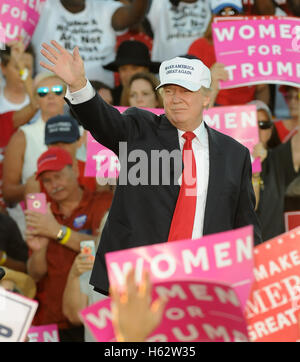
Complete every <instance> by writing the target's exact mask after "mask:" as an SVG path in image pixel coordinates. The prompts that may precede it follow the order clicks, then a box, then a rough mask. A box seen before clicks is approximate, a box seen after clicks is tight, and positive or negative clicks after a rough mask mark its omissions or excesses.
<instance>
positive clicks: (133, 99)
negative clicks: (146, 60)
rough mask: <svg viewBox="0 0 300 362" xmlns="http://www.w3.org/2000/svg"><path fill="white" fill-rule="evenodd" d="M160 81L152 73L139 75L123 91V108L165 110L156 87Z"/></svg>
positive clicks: (134, 76)
mask: <svg viewBox="0 0 300 362" xmlns="http://www.w3.org/2000/svg"><path fill="white" fill-rule="evenodd" d="M158 85H159V81H158V79H157V78H156V77H155V75H154V74H152V73H137V74H135V75H133V76H132V77H131V79H130V81H129V85H128V87H126V88H124V89H123V92H122V95H121V106H123V107H141V108H163V101H162V98H161V95H160V94H159V92H156V90H155V89H156V87H157V86H158Z"/></svg>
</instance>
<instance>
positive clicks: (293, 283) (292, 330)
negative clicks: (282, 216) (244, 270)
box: [245, 227, 300, 342]
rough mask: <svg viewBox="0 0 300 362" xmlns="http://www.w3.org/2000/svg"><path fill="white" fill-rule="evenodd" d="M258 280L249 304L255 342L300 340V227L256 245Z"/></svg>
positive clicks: (251, 335)
mask: <svg viewBox="0 0 300 362" xmlns="http://www.w3.org/2000/svg"><path fill="white" fill-rule="evenodd" d="M254 255H255V267H254V276H255V282H254V283H253V286H252V291H251V294H250V298H249V299H248V301H247V304H246V309H245V313H246V318H247V321H248V333H249V337H250V340H251V341H255V342H296V341H299V340H300V323H299V317H300V227H298V228H296V229H294V230H292V231H290V232H287V233H285V234H282V235H279V236H278V237H276V238H274V239H271V240H270V241H268V242H265V243H262V244H260V245H258V246H257V247H255V249H254Z"/></svg>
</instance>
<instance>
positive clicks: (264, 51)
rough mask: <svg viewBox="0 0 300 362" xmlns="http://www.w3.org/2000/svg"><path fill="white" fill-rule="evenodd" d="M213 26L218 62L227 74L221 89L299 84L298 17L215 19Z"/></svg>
mask: <svg viewBox="0 0 300 362" xmlns="http://www.w3.org/2000/svg"><path fill="white" fill-rule="evenodd" d="M212 27H213V39H214V46H215V52H216V57H217V61H218V62H219V63H223V64H225V66H226V69H227V71H228V74H229V80H228V81H226V82H220V88H221V89H226V88H234V87H240V86H245V85H251V84H259V83H262V84H263V83H280V84H289V85H292V86H295V87H299V85H300V46H299V29H300V19H299V18H291V17H290V18H289V17H278V18H275V17H274V18H269V19H265V18H260V17H256V18H253V19H248V18H246V17H245V18H244V19H242V20H241V19H239V20H235V19H234V17H233V18H232V20H231V21H228V20H225V21H220V18H218V21H217V22H214V23H213V24H212Z"/></svg>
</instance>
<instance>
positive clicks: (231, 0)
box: [211, 0, 243, 14]
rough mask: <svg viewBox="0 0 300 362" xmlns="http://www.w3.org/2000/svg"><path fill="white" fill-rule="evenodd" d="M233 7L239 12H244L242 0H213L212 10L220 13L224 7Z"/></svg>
mask: <svg viewBox="0 0 300 362" xmlns="http://www.w3.org/2000/svg"><path fill="white" fill-rule="evenodd" d="M227 7H230V8H233V9H235V10H236V11H238V12H239V13H242V12H243V4H242V1H241V0H211V11H212V12H213V13H214V14H218V13H219V12H220V11H221V10H222V9H224V8H227Z"/></svg>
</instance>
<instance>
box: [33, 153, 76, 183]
mask: <svg viewBox="0 0 300 362" xmlns="http://www.w3.org/2000/svg"><path fill="white" fill-rule="evenodd" d="M68 165H70V166H72V165H73V160H72V157H71V155H70V153H69V152H68V151H66V150H64V149H63V148H60V147H51V148H49V150H48V151H46V152H44V153H43V154H41V156H40V157H39V159H38V161H37V172H36V178H39V177H40V175H41V174H42V173H43V172H45V171H60V170H62V169H63V168H64V167H66V166H68Z"/></svg>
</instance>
